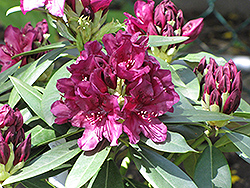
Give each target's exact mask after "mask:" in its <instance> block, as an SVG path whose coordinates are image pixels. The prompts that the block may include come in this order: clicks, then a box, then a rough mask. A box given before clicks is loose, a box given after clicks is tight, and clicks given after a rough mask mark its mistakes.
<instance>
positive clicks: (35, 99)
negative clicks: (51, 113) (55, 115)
mask: <svg viewBox="0 0 250 188" xmlns="http://www.w3.org/2000/svg"><path fill="white" fill-rule="evenodd" d="M10 80H11V82H12V83H13V85H14V87H15V88H16V90H17V92H18V93H19V95H20V96H21V97H22V98H23V100H24V101H25V102H26V103H27V104H28V105H29V107H30V108H31V109H32V110H33V111H34V112H35V113H36V114H37V115H38V116H39V117H41V118H42V119H43V113H42V110H41V101H42V94H41V93H40V92H38V91H37V90H36V89H35V88H33V87H32V86H30V85H28V84H26V83H25V82H23V81H21V80H19V79H17V78H14V77H10Z"/></svg>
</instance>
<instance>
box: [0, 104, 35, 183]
mask: <svg viewBox="0 0 250 188" xmlns="http://www.w3.org/2000/svg"><path fill="white" fill-rule="evenodd" d="M22 126H23V117H22V115H21V113H20V111H19V110H18V109H16V110H15V111H14V110H13V109H12V108H11V107H9V106H8V105H7V104H5V105H3V106H1V107H0V128H1V132H0V182H2V181H4V180H5V179H7V178H8V177H9V176H11V174H13V173H15V172H16V171H17V170H19V169H20V168H22V167H23V165H24V162H25V161H26V160H27V159H28V157H29V154H30V148H31V135H30V134H29V136H28V137H27V138H26V139H25V135H24V130H23V128H22Z"/></svg>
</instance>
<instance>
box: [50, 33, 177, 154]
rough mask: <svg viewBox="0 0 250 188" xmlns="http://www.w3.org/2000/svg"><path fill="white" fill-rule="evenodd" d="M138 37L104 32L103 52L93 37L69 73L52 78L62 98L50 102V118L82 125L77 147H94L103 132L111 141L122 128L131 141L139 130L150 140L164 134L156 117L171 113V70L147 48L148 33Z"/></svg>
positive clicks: (173, 98)
mask: <svg viewBox="0 0 250 188" xmlns="http://www.w3.org/2000/svg"><path fill="white" fill-rule="evenodd" d="M138 36H139V33H136V34H133V35H132V34H129V33H127V32H124V31H119V32H118V33H117V34H116V36H113V35H112V34H106V35H104V37H103V40H102V41H103V44H104V47H105V50H106V52H107V53H104V52H103V47H102V45H101V44H100V43H98V42H97V41H91V42H87V43H86V44H85V45H84V49H85V50H84V51H82V52H81V54H80V56H79V57H78V59H77V60H76V62H75V63H74V64H72V65H71V66H70V67H68V71H69V72H70V73H71V77H70V78H62V79H59V80H58V82H57V89H58V90H59V91H60V92H61V93H63V98H64V99H60V100H58V101H56V102H54V103H53V105H52V107H51V112H52V113H53V114H54V115H55V116H56V117H57V118H56V120H55V123H57V124H63V123H66V122H70V123H71V124H72V125H73V126H76V127H80V128H85V130H84V132H83V135H82V137H81V138H79V139H78V145H79V147H80V148H81V149H82V150H85V151H88V150H92V149H94V148H95V147H96V145H97V144H98V143H99V142H100V141H102V140H103V137H104V138H106V139H107V140H108V141H109V142H110V143H111V144H110V145H111V146H115V145H117V144H118V138H119V137H120V135H121V134H122V132H123V131H124V132H125V133H126V134H127V135H128V137H129V140H130V143H132V144H135V143H137V142H138V141H139V139H140V136H139V135H140V133H143V134H144V135H145V136H146V137H148V138H150V139H152V140H153V141H155V142H163V141H164V140H165V139H166V135H167V134H166V133H167V127H166V125H164V124H163V123H162V122H161V121H160V120H159V119H158V118H157V117H158V116H160V115H162V114H164V113H166V112H168V111H169V112H173V105H174V104H175V103H177V102H178V101H179V96H178V94H177V93H176V92H175V90H174V85H173V83H172V82H171V73H170V71H169V70H162V69H160V65H159V62H158V61H157V60H156V59H155V58H154V57H152V56H149V55H148V54H147V53H146V49H147V42H148V37H145V36H142V37H140V38H138Z"/></svg>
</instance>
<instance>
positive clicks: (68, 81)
mask: <svg viewBox="0 0 250 188" xmlns="http://www.w3.org/2000/svg"><path fill="white" fill-rule="evenodd" d="M134 2H135V4H134V13H135V16H132V15H130V14H128V13H124V14H125V16H126V17H127V18H126V19H125V21H124V22H123V23H119V21H111V22H108V21H107V20H106V18H107V17H108V16H109V18H110V15H111V17H112V15H116V13H117V12H116V11H118V12H119V11H120V12H121V14H123V11H122V8H123V7H119V8H121V9H119V10H115V12H114V10H109V7H110V5H111V7H114V6H112V3H113V1H111V0H20V4H19V5H20V10H21V11H22V12H23V13H24V14H26V13H27V12H28V11H31V10H32V11H39V12H41V13H42V14H47V16H48V17H47V18H48V23H50V24H51V25H52V26H53V27H54V28H56V29H57V31H58V33H59V34H60V35H61V37H60V41H58V42H55V43H53V44H50V42H48V40H47V39H48V24H47V21H46V20H43V21H42V22H39V23H38V24H37V25H36V27H32V26H31V24H30V23H27V24H26V25H25V23H24V24H23V25H24V27H23V28H22V29H18V28H16V27H13V26H12V25H11V24H12V23H10V26H8V27H7V28H6V30H5V34H4V44H1V45H0V66H2V69H1V72H0V129H1V131H0V187H3V188H9V187H18V186H19V184H22V186H24V187H34V186H35V187H43V188H47V187H48V188H49V187H52V186H55V187H65V188H80V187H88V188H90V187H108V188H122V187H126V188H128V187H145V188H146V187H148V188H152V187H154V188H156V187H159V188H166V187H174V188H179V187H180V188H182V187H188V188H197V187H223V188H230V187H232V181H231V171H230V168H229V164H228V162H227V160H226V158H225V156H224V154H223V153H224V152H236V155H239V156H240V157H241V158H243V159H244V160H245V161H246V162H247V163H249V161H250V160H249V158H250V147H249V145H250V137H249V130H250V124H249V122H250V120H249V119H250V118H249V114H250V105H249V104H248V103H247V102H246V101H244V100H243V99H242V96H243V94H242V93H243V92H244V87H243V83H242V80H243V79H242V73H241V70H239V68H237V64H235V63H234V62H233V61H232V60H226V59H224V58H223V57H216V56H214V55H213V54H210V53H208V52H198V53H194V54H190V53H187V52H185V50H186V49H188V47H189V46H186V48H183V51H182V54H180V53H179V51H178V50H179V49H181V48H182V47H183V46H184V45H186V44H188V43H191V42H193V41H194V40H195V39H196V38H197V37H198V35H199V34H200V33H201V32H202V28H203V24H204V23H203V22H205V21H206V19H203V18H197V19H192V20H190V21H187V23H185V22H184V16H183V15H184V13H183V12H182V10H181V9H179V8H178V7H177V6H176V5H175V4H174V3H173V2H172V1H170V0H163V1H160V2H159V3H158V4H157V5H156V3H155V2H154V1H153V0H147V1H146V0H145V1H144V0H138V1H134ZM183 2H184V3H185V1H183ZM6 3H8V1H6ZM212 4H213V3H212ZM113 5H114V4H113ZM126 7H127V8H128V7H129V5H128V6H126ZM15 11H17V7H14V8H11V9H10V10H8V11H7V13H8V14H10V13H13V14H12V15H11V16H14V15H15V14H14V12H15ZM109 12H112V14H109ZM128 12H133V10H131V11H128ZM27 14H28V13H27ZM38 14H39V13H38ZM17 20H20V22H21V21H23V20H22V19H21V18H20V19H17ZM108 20H109V19H108ZM113 20H116V18H115V17H114V19H113ZM120 21H121V22H122V20H120ZM55 38H57V37H54V38H53V39H55ZM186 53H187V54H186ZM172 61H173V63H171V62H172ZM54 65H55V66H54ZM52 69H53V71H52ZM192 70H194V71H192ZM49 71H50V72H53V74H52V76H50V75H49V74H47V73H48V72H49ZM44 73H46V79H41V78H43V77H44V75H45V74H44ZM13 109H15V110H13ZM18 109H20V110H18ZM180 167H181V168H180ZM204 169H205V170H204ZM65 171H66V172H65ZM136 171H138V172H136ZM62 172H63V173H62ZM138 173H140V174H141V176H140V177H139V176H138ZM131 174H132V175H133V176H131ZM55 175H56V176H55ZM138 177H139V178H138ZM57 180H58V181H60V182H58V181H57ZM52 184H53V185H52ZM62 184H63V185H62Z"/></svg>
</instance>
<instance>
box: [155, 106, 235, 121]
mask: <svg viewBox="0 0 250 188" xmlns="http://www.w3.org/2000/svg"><path fill="white" fill-rule="evenodd" d="M177 104H178V103H177ZM232 118H233V117H232V116H229V115H226V114H223V113H216V112H211V111H205V110H192V109H182V108H178V106H175V109H174V112H173V113H170V112H167V113H166V114H164V115H162V116H160V117H159V119H160V120H161V121H162V122H164V123H190V122H204V121H219V120H230V119H232Z"/></svg>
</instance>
